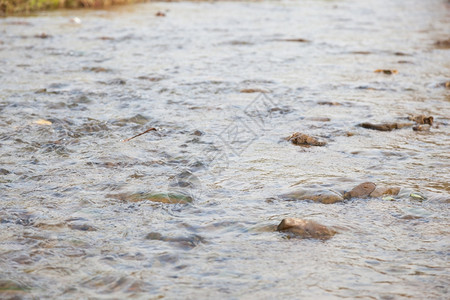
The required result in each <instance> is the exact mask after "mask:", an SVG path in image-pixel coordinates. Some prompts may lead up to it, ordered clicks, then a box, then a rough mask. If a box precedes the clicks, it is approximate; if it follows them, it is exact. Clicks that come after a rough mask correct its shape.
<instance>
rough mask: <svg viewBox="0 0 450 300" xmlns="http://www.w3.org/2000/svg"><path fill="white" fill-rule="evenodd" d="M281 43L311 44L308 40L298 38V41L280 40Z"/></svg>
mask: <svg viewBox="0 0 450 300" xmlns="http://www.w3.org/2000/svg"><path fill="white" fill-rule="evenodd" d="M277 41H280V42H295V43H309V42H310V41H309V40H307V39H302V38H296V39H278V40H277Z"/></svg>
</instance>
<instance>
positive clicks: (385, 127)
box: [359, 122, 413, 131]
mask: <svg viewBox="0 0 450 300" xmlns="http://www.w3.org/2000/svg"><path fill="white" fill-rule="evenodd" d="M359 126H361V127H362V128H366V129H373V130H378V131H392V130H394V129H401V128H404V127H411V126H413V124H411V123H381V124H373V123H367V122H365V123H361V124H360V125H359Z"/></svg>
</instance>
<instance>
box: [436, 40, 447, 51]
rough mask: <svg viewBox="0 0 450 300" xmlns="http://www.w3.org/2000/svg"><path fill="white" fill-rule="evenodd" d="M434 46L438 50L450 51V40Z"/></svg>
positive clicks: (438, 42) (439, 42)
mask: <svg viewBox="0 0 450 300" xmlns="http://www.w3.org/2000/svg"><path fill="white" fill-rule="evenodd" d="M434 45H435V46H436V48H438V49H450V39H448V40H441V41H437V42H436V43H434Z"/></svg>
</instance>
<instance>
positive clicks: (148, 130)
mask: <svg viewBox="0 0 450 300" xmlns="http://www.w3.org/2000/svg"><path fill="white" fill-rule="evenodd" d="M150 131H156V128H154V127H152V128H150V129H147V130H146V131H144V132H141V133H139V134H136V135H135V136H132V137H130V138H128V139H125V140H123V142H128V141H129V140H132V139H134V138H137V137H138V136H140V135H143V134H146V133H147V132H150Z"/></svg>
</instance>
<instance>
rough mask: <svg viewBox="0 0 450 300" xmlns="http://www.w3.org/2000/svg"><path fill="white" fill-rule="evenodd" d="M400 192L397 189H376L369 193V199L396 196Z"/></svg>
mask: <svg viewBox="0 0 450 300" xmlns="http://www.w3.org/2000/svg"><path fill="white" fill-rule="evenodd" d="M399 192H400V188H399V187H376V188H375V190H374V191H373V192H372V193H370V195H369V196H370V197H381V196H387V195H391V196H397V195H398V193H399Z"/></svg>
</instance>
